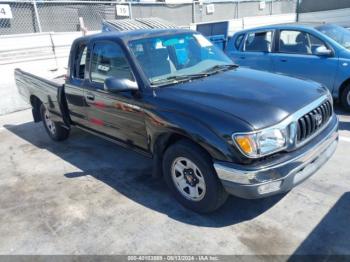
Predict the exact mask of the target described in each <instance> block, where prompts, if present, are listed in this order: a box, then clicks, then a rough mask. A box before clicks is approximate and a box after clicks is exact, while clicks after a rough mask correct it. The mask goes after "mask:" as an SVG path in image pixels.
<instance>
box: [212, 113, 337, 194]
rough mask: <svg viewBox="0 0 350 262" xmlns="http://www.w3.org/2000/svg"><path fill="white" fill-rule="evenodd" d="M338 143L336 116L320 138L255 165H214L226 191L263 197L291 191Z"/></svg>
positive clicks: (330, 153) (320, 164)
mask: <svg viewBox="0 0 350 262" xmlns="http://www.w3.org/2000/svg"><path fill="white" fill-rule="evenodd" d="M337 142H338V119H337V117H336V116H335V115H334V116H333V117H332V120H331V121H330V123H329V124H328V126H327V127H326V128H325V130H323V131H322V132H321V133H320V134H319V135H318V136H317V137H315V138H314V139H313V140H312V141H310V142H309V143H308V144H306V145H304V146H303V147H301V148H300V149H298V150H295V151H293V152H289V153H286V154H283V156H281V157H279V158H278V159H275V160H271V161H270V160H267V161H262V162H261V163H257V164H255V165H246V166H244V165H235V164H231V163H226V162H215V163H214V168H215V170H216V173H217V175H218V177H219V178H220V180H221V182H222V184H223V186H224V187H225V189H226V191H227V192H228V193H230V194H233V195H236V196H239V197H243V198H261V197H265V196H269V195H274V194H277V193H282V192H286V191H289V190H291V189H292V188H293V187H295V186H296V185H298V184H299V183H301V182H303V181H304V180H305V179H307V178H308V177H310V176H311V175H312V174H314V173H315V172H316V171H317V170H318V169H319V168H321V167H322V166H323V165H324V164H325V163H326V162H327V160H328V159H329V158H330V157H331V156H332V155H333V153H334V152H335V150H336V147H337Z"/></svg>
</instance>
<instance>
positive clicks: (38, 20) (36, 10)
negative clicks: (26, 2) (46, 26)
mask: <svg viewBox="0 0 350 262" xmlns="http://www.w3.org/2000/svg"><path fill="white" fill-rule="evenodd" d="M33 7H34V13H35V18H36V22H37V23H38V28H39V32H40V33H41V32H42V30H41V22H40V17H39V12H38V7H37V6H36V0H33Z"/></svg>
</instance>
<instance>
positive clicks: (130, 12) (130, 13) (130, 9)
mask: <svg viewBox="0 0 350 262" xmlns="http://www.w3.org/2000/svg"><path fill="white" fill-rule="evenodd" d="M129 18H130V19H132V8H131V2H129Z"/></svg>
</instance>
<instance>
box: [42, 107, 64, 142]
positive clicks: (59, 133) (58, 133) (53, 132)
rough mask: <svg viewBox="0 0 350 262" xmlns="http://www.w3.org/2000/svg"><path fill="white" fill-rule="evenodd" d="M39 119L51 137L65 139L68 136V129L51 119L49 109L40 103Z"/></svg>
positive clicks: (59, 139) (57, 139) (56, 139)
mask: <svg viewBox="0 0 350 262" xmlns="http://www.w3.org/2000/svg"><path fill="white" fill-rule="evenodd" d="M40 113H41V119H42V121H43V124H44V127H45V130H46V132H47V133H48V135H49V136H50V137H51V139H53V140H55V141H62V140H65V139H67V137H68V136H69V130H68V129H66V128H64V127H62V126H61V125H60V124H59V123H57V122H55V121H53V120H52V119H51V115H50V112H49V110H47V108H46V107H45V106H44V104H41V106H40Z"/></svg>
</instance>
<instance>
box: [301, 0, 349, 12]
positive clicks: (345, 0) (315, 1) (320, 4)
mask: <svg viewBox="0 0 350 262" xmlns="http://www.w3.org/2000/svg"><path fill="white" fill-rule="evenodd" d="M344 8H350V1H349V0H302V1H300V8H299V10H300V12H301V13H308V12H318V11H328V10H335V9H344ZM349 15H350V14H349Z"/></svg>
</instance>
